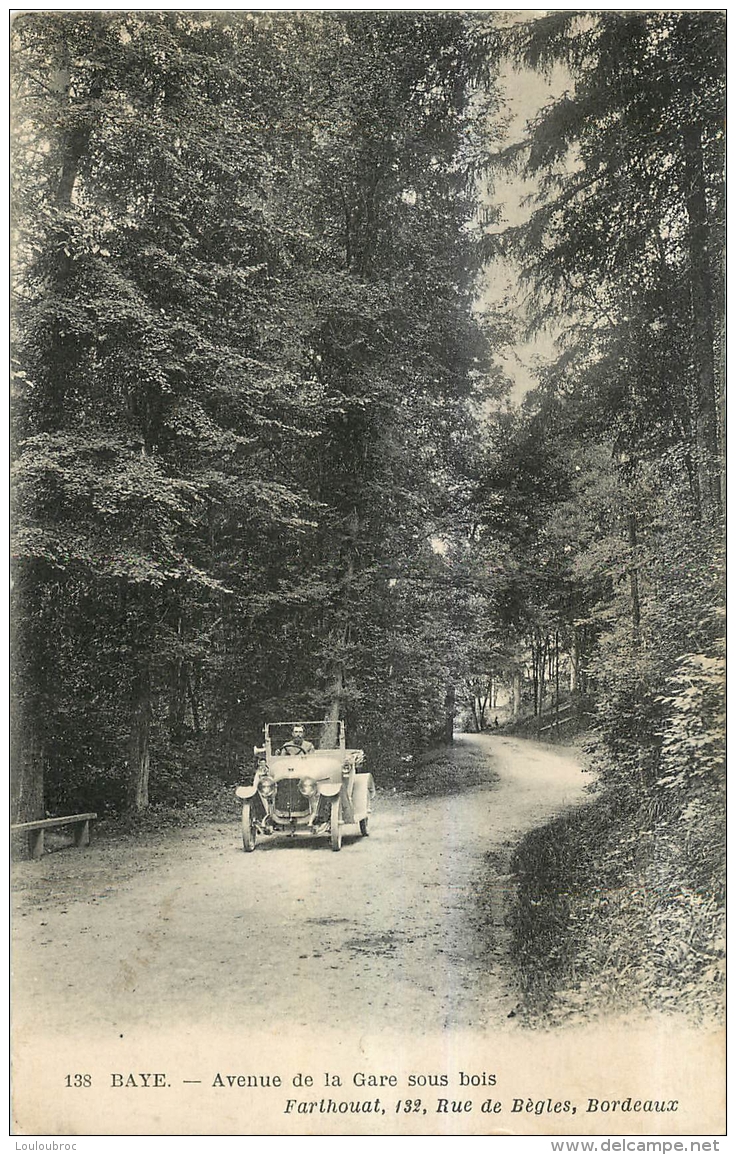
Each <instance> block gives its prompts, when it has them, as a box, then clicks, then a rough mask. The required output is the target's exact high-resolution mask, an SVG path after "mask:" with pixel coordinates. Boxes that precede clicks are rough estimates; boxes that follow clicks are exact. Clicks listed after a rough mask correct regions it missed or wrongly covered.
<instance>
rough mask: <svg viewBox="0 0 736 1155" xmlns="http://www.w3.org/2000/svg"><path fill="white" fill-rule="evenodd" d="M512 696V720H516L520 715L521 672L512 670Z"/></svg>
mask: <svg viewBox="0 0 736 1155" xmlns="http://www.w3.org/2000/svg"><path fill="white" fill-rule="evenodd" d="M512 695H513V698H512V706H511V712H512V714H513V716H514V718H518V717H519V714H520V713H521V670H514V673H513V687H512Z"/></svg>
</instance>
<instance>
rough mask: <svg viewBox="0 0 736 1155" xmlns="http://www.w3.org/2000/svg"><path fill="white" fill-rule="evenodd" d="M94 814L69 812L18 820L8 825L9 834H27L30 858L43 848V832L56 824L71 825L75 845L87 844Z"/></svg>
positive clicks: (36, 856) (37, 855) (38, 856)
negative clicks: (62, 814)
mask: <svg viewBox="0 0 736 1155" xmlns="http://www.w3.org/2000/svg"><path fill="white" fill-rule="evenodd" d="M96 817H97V815H96V814H70V815H68V816H67V817H66V818H39V819H38V820H37V821H36V822H19V823H17V825H15V826H11V827H10V832H11V834H27V835H28V838H29V844H30V850H31V858H40V857H41V855H42V854H43V849H44V834H45V832H46V831H47V830H53V829H55V828H56V827H58V826H71V827H72V833H73V835H74V845H75V846H89V843H90V828H89V824H90V822H92V821H93V820H94V819H95V818H96Z"/></svg>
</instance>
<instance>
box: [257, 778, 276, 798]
mask: <svg viewBox="0 0 736 1155" xmlns="http://www.w3.org/2000/svg"><path fill="white" fill-rule="evenodd" d="M275 792H276V782H275V781H274V779H273V778H271V776H270V775H269V774H264V775H263V776H262V777H261V778H260V779H259V782H258V793H259V794H262V795H263V797H264V798H270V797H271V795H272V794H275Z"/></svg>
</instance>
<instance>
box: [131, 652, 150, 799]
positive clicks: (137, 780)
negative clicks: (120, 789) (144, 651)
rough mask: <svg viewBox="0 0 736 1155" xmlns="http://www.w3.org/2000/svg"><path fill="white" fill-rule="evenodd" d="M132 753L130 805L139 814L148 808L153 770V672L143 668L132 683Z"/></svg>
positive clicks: (143, 666) (145, 667)
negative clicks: (150, 775) (151, 771)
mask: <svg viewBox="0 0 736 1155" xmlns="http://www.w3.org/2000/svg"><path fill="white" fill-rule="evenodd" d="M131 697H132V701H131V714H132V716H131V726H130V750H129V757H128V767H129V774H130V780H129V787H130V801H131V807H132V809H133V810H136V811H138V812H140V811H142V810H146V809H147V808H148V779H149V774H150V769H151V671H150V668H149V666H148V664H145V665H142V666H141V668H140V669H139V670H138V672H137V673H136V675H135V677H134V679H133V688H132V696H131Z"/></svg>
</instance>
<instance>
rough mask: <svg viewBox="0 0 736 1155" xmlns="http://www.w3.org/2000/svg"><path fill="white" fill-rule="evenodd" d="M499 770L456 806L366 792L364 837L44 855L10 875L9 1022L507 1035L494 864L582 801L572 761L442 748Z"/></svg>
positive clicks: (173, 837) (143, 842) (501, 896)
mask: <svg viewBox="0 0 736 1155" xmlns="http://www.w3.org/2000/svg"><path fill="white" fill-rule="evenodd" d="M459 741H461V742H464V743H474V744H476V745H480V747H482V749H483V750H484V751H487V754H488V758H489V763H490V765H491V766H492V769H493V770H494V771H495V772H496V773H497V774H498V775H499V778H498V780H496V781H495V782H494V783H493V785H491V786H486V787H482V786H481V787H474V788H472V789H471V790H468V791H466V792H465V793H462V794H455V795H450V796H443V797H429V798H409V797H400V796H395V795H394V796H386V795H383V796H381V795H379V798H378V800H377V805H376V809H375V811H374V813H373V815H372V816H371V824H370V836H369V837H368V838H362V837H360V835H359V834H358V832H357V830H356V831H355V833H354V834H350V833H348V834H347V835H346V837H345V838H344V841H343V849H342V851H341V853H339V854H334V853H332V852H331V851H330V849H329V847H328V845H327V844H326V841H325V840H324V839H321V838H320V839H315V840H314V841H313V842H312V841H309V840H306V839H292V840H287V839H284V838H278V839H273V840H272V841H267V842H264V843H263V845H262V846H261V845H259V846H258V848H257V850H256V852H255V853H253V854H244V853H243V852H242V849H241V844H240V831H239V824H238V818H237V812H236V811H235V810H234V813H233V822H232V824H226V823H215V824H209V825H205V826H199V827H197V828H193V829H188V830H184V831H167V832H165V833H162V834H160V835H157V836H148V837H145V838H142V837H140V836H138V837H135V838H129V839H119V838H118V839H110V840H106V839H100V841H99V842H98V843H97V845H95V846H93V847H92V848H91V849H89V850H86V851H73V850H70V851H67V852H61V853H57V854H49V855H46V856H45V858H44V859H43V860H41V861H40V862H29V863H21V864H19V865H18V867H17V870H16V878H15V890H16V915H15V954H14V975H15V984H16V992H17V993H16V1001H15V1026H16V1029H17V1030H18V1031H19V1032H21V1033H22V1034H24V1035H26V1037H28V1036H33V1035H35V1034H36V1033H37V1032H40V1031H42V1032H43V1033H44V1035H46V1036H48V1034H49V1033H50V1032H51V1033H56V1032H62V1031H66V1030H68V1029H72V1028H74V1027H75V1026H78V1025H79V1023H80V1021H83V1022H84V1024H85V1029H89V1030H93V1031H96V1032H98V1033H101V1034H103V1035H111V1034H113V1033H115V1034H117V1033H118V1032H119V1033H120V1035H121V1037H122V1033H123V1030H124V1029H126V1030H127V1029H130V1028H131V1027H135V1026H143V1025H145V1026H147V1027H153V1028H158V1027H160V1028H161V1029H162V1030H165V1029H168V1028H170V1027H171V1026H172V1025H174V1024H181V1023H182V1020H183V1019H186V1020H187V1021H189V1022H191V1023H192V1024H196V1022H197V1021H202V1022H206V1023H207V1024H208V1026H209V1027H210V1028H212V1027H213V1025H215V1026H216V1025H217V1024H218V1023H222V1024H223V1026H224V1025H225V1024H230V1025H232V1023H233V1020H234V1017H235V1016H236V1015H237V1014H239V1013H242V1008H243V1007H250V1008H251V1009H252V1010H251V1013H252V1014H253V1015H254V1016H256V1017H257V1019H258V1020H260V1021H262V1022H270V1023H271V1024H274V1025H277V1024H278V1022H279V1021H283V1022H284V1023H285V1024H286V1023H287V1022H288V1023H289V1024H291V1025H292V1026H293V1027H295V1028H297V1027H302V1028H308V1029H310V1028H318V1027H319V1025H320V1024H327V1023H330V1022H331V1021H333V1020H334V1017H335V1008H336V1006H337V1007H349V1008H350V1016H351V1021H352V1023H353V1025H354V1029H355V1030H356V1031H360V1030H361V1029H363V1026H365V1028H366V1029H368V1027H369V1026H371V1027H372V1028H374V1029H375V1027H376V1024H377V1023H381V1022H384V1021H385V1022H386V1023H387V1024H390V1025H391V1027H392V1028H394V1029H396V1030H397V1031H404V1032H407V1033H410V1032H419V1031H426V1030H434V1031H439V1030H446V1029H448V1028H449V1029H455V1028H457V1029H464V1028H468V1027H474V1028H478V1027H480V1026H484V1025H488V1026H493V1025H500V1024H501V1023H502V1022H503V1023H506V1020H507V1017H508V1015H509V1013H510V1011H511V1010H512V1008H513V1000H514V995H513V992H512V991H511V989H510V986H509V982H508V979H507V970H508V966H507V957H506V952H507V932H506V931H505V929H504V925H503V919H504V911H505V909H506V907H507V899H508V890H509V886H510V885H511V880H510V878H509V877H508V874H507V871H508V861H509V857H510V854H511V853H512V851H513V848H514V846H515V845H516V844H517V843H518V841H519V838H520V836H521V835H522V834H523V833H524V832H525V831H527V830H529V829H531V828H532V827H534V826H536V825H539V824H540V823H542V822H544V821H545V820H546V819H548V818H549V817H551V816H553V815H555V814H557V813H559V812H560V811H561V810H562V809H564V808H565V807H567V806H569V805H571V804H574V803H577V802H580V801H582V800H583V799H584V793H583V791H584V787H585V784H586V782H587V781H588V779H587V778H586V776H585V775H584V774H583V773H581V770H580V765H579V762H578V761H577V760H576V758H575V756H574V752H572V751H570V750H564V749H561V748H559V749H551V748H549V747H545V746H542V745H539V744H536V743H533V742H530V741H525V740H520V739H513V738H506V737H502V736H498V737H496V736H485V735H483V736H477V737H476V736H470V735H466V736H463V737H462V738H460V739H459Z"/></svg>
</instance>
